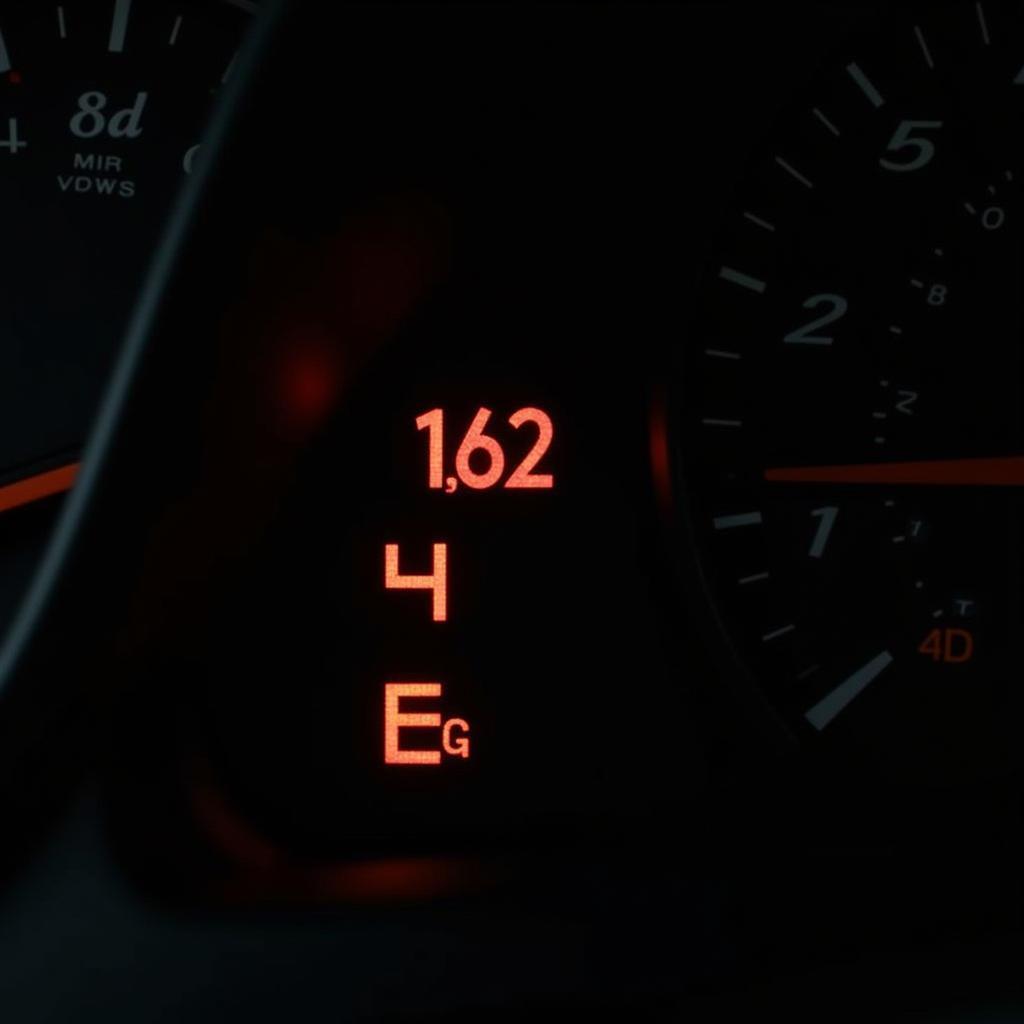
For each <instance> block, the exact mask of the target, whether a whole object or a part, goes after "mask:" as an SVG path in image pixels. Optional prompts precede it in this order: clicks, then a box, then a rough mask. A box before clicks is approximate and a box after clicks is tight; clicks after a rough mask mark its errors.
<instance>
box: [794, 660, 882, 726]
mask: <svg viewBox="0 0 1024 1024" xmlns="http://www.w3.org/2000/svg"><path fill="white" fill-rule="evenodd" d="M893 660H894V659H893V656H892V654H890V653H889V651H883V652H882V653H881V654H879V655H878V657H876V658H872V659H871V661H869V662H868V663H867V664H866V665H864V666H863V667H862V668H859V669H857V671H856V672H854V673H853V675H851V676H849V677H848V678H847V679H845V680H844V681H843V682H842V683H840V684H839V686H837V687H836V688H835V689H834V690H833V691H832V692H831V693H830V694H829V695H828V696H827V697H826V698H825V699H824V700H822V701H820V702H819V703H817V704H815V705H814V707H813V708H811V710H810V711H808V712H807V714H806V715H805V716H804V717H805V718H806V719H807V721H808V722H810V724H811V725H813V726H814V728H815V729H817V730H818V731H819V732H821V731H822V730H823V729H825V728H826V727H827V726H828V725H830V724H831V723H832V721H834V719H835V718H836V716H837V715H839V714H840V713H842V712H843V711H844V710H845V709H846V708H847V707H848V706H849V705H850V703H851V702H852V701H854V700H855V699H856V698H857V697H859V696H860V695H861V693H863V692H864V690H865V689H867V687H868V686H870V685H871V683H873V682H874V681H875V680H876V679H877V678H878V677H879V676H880V675H881V674H882V673H883V672H884V671H885V670H886V669H887V668H888V667H889V666H890V665H891V664H892V663H893Z"/></svg>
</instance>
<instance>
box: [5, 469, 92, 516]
mask: <svg viewBox="0 0 1024 1024" xmlns="http://www.w3.org/2000/svg"><path fill="white" fill-rule="evenodd" d="M79 465H80V463H77V462H72V463H69V464H68V465H66V466H59V467H58V468H57V469H48V470H47V471H46V472H45V473H35V474H33V475H32V476H26V477H23V478H22V479H21V480H15V481H14V483H12V484H6V485H5V486H3V487H0V512H9V511H10V510H11V509H14V508H21V506H22V505H31V504H32V503H33V502H34V501H42V500H43V498H51V497H53V496H54V495H55V494H64V493H65V491H70V490H71V487H72V485H73V484H74V482H75V477H77V476H78V467H79Z"/></svg>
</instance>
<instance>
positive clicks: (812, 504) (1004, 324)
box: [669, 3, 1024, 779]
mask: <svg viewBox="0 0 1024 1024" xmlns="http://www.w3.org/2000/svg"><path fill="white" fill-rule="evenodd" d="M1020 27H1021V26H1020V22H1019V17H1018V16H1014V15H1011V13H1010V9H1009V7H1008V6H1001V5H998V4H995V3H984V4H982V3H979V4H970V5H968V4H963V5H960V6H958V7H955V8H952V9H949V10H947V11H946V12H944V13H943V14H941V15H940V16H937V17H934V18H928V19H922V20H919V21H914V20H913V19H912V18H911V19H906V20H898V21H896V22H895V23H893V24H890V25H889V26H888V27H887V28H886V30H885V31H883V32H882V33H880V34H878V35H876V36H873V37H871V38H870V39H867V40H862V41H861V42H859V43H857V44H855V45H853V46H851V47H850V48H849V49H848V50H847V51H846V52H843V53H839V54H836V55H835V56H834V58H833V59H832V60H831V61H830V62H829V63H828V64H827V66H826V67H825V69H824V70H823V71H822V73H821V74H820V75H819V76H818V77H817V80H816V81H815V83H814V85H813V87H812V88H810V89H809V90H808V91H807V92H806V93H805V95H804V96H803V97H802V98H801V100H800V102H798V103H797V104H795V105H794V107H793V108H792V109H791V110H790V111H789V112H788V113H787V115H786V116H785V117H784V118H783V119H782V120H781V123H780V124H779V125H778V126H777V128H776V129H774V130H773V131H772V133H771V134H770V135H769V136H768V137H767V138H765V139H764V140H763V144H762V146H761V148H760V151H759V152H758V153H757V154H756V155H755V157H754V158H753V160H752V162H751V165H750V167H749V168H748V171H747V173H746V174H745V176H744V178H743V180H742V183H741V185H740V187H739V189H738V195H737V202H736V207H735V210H734V212H733V214H732V216H731V218H730V219H729V221H728V224H727V229H726V231H725V232H724V236H723V239H722V244H721V248H720V251H719V252H718V254H717V257H716V259H715V263H714V267H713V274H712V278H711V279H710V280H709V282H708V284H707V287H706V288H705V295H706V301H705V302H704V308H703V310H702V313H701V316H700V319H699V323H698V325H697V326H696V329H695V332H694V333H693V335H692V337H691V338H690V339H689V341H688V343H687V347H686V352H685V357H684V359H683V365H682V366H681V368H680V373H679V374H678V380H679V387H678V389H677V392H676V395H675V399H676V401H675V405H674V415H673V417H672V419H671V426H670V427H669V430H670V432H671V433H672V435H673V436H672V440H673V442H674V447H675V449H676V451H677V452H679V453H680V455H679V458H678V459H677V467H678V469H679V471H680V473H681V476H682V478H683V479H684V481H685V483H684V485H683V487H682V489H681V490H682V492H683V493H684V494H685V499H684V502H685V504H686V506H687V512H688V514H689V516H690V520H691V522H692V524H693V533H694V539H695V543H696V545H697V548H698V551H699V560H700V563H701V566H702V569H703V574H704V577H705V582H706V585H707V587H708V589H709V591H710V595H711V598H712V601H713V604H714V607H715V609H716V618H717V619H718V622H719V624H720V626H721V632H722V634H723V636H724V639H725V640H726V645H727V648H728V650H729V651H730V661H731V662H732V665H733V669H734V670H735V671H737V672H738V673H739V674H740V675H741V676H744V677H746V678H747V679H748V680H750V681H751V682H752V683H753V684H754V686H755V687H756V688H757V689H758V690H760V692H761V693H762V694H763V695H764V696H765V697H767V699H768V702H769V703H770V704H771V706H772V707H773V708H774V710H775V712H776V713H777V715H779V716H781V718H782V719H783V720H784V721H785V723H786V724H787V726H788V728H789V729H790V730H791V731H793V732H795V733H797V734H798V735H801V736H803V737H805V738H806V739H807V740H808V741H810V742H817V743H822V742H824V743H826V744H829V745H834V746H833V749H836V748H840V749H844V750H847V751H857V756H858V757H859V758H861V759H862V760H863V761H864V762H865V763H867V764H871V763H874V765H875V767H877V768H878V769H879V770H881V771H883V772H884V773H885V774H886V775H891V774H892V773H893V772H896V773H897V774H898V775H900V776H902V777H906V778H917V779H921V778H924V779H942V778H948V777H950V776H952V775H955V776H956V777H961V778H962V777H964V775H965V774H966V775H967V776H974V777H977V776H978V775H979V774H980V775H982V776H986V775H989V774H991V773H993V772H1000V771H1002V770H1003V769H1004V768H1005V765H1006V758H1007V757H1008V756H1009V751H1010V750H1011V748H1012V744H1011V743H1010V732H1009V728H1008V722H1009V720H1010V719H1011V717H1013V716H1012V714H1011V712H1012V710H1013V700H1014V698H1013V695H1014V693H1015V690H1016V687H1017V685H1018V683H1017V680H1016V678H1015V676H1016V674H1017V671H1018V670H1017V669H1015V668H1014V665H1015V662H1016V658H1015V657H1014V655H1015V643H1014V640H1013V637H1014V635H1015V630H1016V628H1019V624H1020V574H1021V562H1020V543H1021V525H1022V512H1024V506H1022V503H1021V496H1022V487H1024V457H1022V453H1024V435H1022V422H1021V386H1022V376H1021V374H1022V366H1021V309H1020V282H1021V263H1020V220H1019V217H1020V203H1019V184H1020V181H1021V179H1022V178H1024V161H1022V160H1021V148H1020V143H1019V124H1020V114H1021V105H1022V103H1024V71H1022V64H1024V33H1021V31H1020Z"/></svg>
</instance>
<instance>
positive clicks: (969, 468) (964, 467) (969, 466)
mask: <svg viewBox="0 0 1024 1024" xmlns="http://www.w3.org/2000/svg"><path fill="white" fill-rule="evenodd" d="M764 478H765V480H767V481H769V482H770V483H785V484H888V485H896V486H899V485H917V486H921V487H1024V455H1008V456H1005V457H1001V458H984V459H938V460H934V461H923V462H872V463H863V464H860V465H846V466H842V465H840V466H795V467H789V468H783V469H766V470H765V473H764ZM0 493H2V492H0Z"/></svg>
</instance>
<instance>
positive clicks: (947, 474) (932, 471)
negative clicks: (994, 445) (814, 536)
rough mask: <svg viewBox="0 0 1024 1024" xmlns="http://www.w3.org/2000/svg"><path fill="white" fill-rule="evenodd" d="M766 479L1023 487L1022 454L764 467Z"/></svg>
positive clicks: (781, 481)
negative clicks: (918, 460) (778, 467)
mask: <svg viewBox="0 0 1024 1024" xmlns="http://www.w3.org/2000/svg"><path fill="white" fill-rule="evenodd" d="M764 478H765V480H767V481H768V482H769V483H784V484H885V485H896V486H899V485H911V486H921V487H1024V456H1022V455H1009V456H1005V457H1002V458H984V459H945V460H941V459H940V460H931V461H924V462H877V463H865V464H861V465H845V466H842V465H841V466H796V467H790V468H783V469H766V470H765V473H764Z"/></svg>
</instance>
